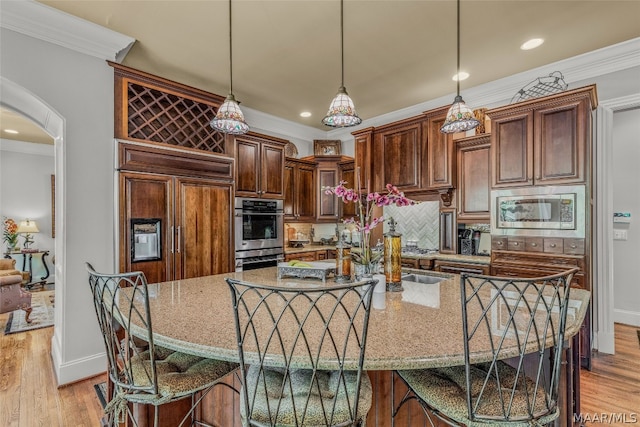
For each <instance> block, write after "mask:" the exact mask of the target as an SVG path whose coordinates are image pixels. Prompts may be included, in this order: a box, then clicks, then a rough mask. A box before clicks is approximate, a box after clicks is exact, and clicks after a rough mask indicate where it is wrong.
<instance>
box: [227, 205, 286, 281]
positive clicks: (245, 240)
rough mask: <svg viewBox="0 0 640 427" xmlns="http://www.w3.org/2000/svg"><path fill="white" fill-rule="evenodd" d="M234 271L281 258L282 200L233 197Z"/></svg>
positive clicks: (266, 265)
mask: <svg viewBox="0 0 640 427" xmlns="http://www.w3.org/2000/svg"><path fill="white" fill-rule="evenodd" d="M234 225H235V246H236V247H235V250H236V271H243V270H252V269H256V268H262V267H270V266H275V265H277V263H278V262H279V261H282V260H283V259H284V209H283V201H282V200H271V199H251V198H242V197H236V199H235V224H234Z"/></svg>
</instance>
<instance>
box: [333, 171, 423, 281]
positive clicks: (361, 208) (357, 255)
mask: <svg viewBox="0 0 640 427" xmlns="http://www.w3.org/2000/svg"><path fill="white" fill-rule="evenodd" d="M359 175H360V168H357V171H356V189H352V188H346V187H345V186H344V185H345V184H346V181H340V183H339V184H338V185H337V186H335V187H323V190H324V191H325V194H334V195H335V196H336V197H338V198H340V199H342V201H343V202H344V203H355V204H356V215H357V217H355V218H349V219H345V220H343V222H344V223H345V224H353V225H354V226H355V230H356V232H358V233H359V234H360V238H359V241H358V248H359V250H357V251H352V252H351V258H352V259H353V262H354V263H355V264H357V265H361V266H362V273H363V274H373V273H376V272H377V266H378V263H379V262H380V259H381V258H382V252H381V251H373V250H372V247H371V230H373V229H374V228H375V227H376V226H377V225H378V224H381V223H383V222H384V217H383V216H380V217H376V216H374V215H373V208H374V207H376V206H377V207H383V206H389V205H395V206H410V205H415V204H416V203H418V202H416V201H415V200H411V199H408V198H406V197H405V196H404V193H403V192H401V191H399V190H398V188H397V187H396V186H394V185H392V184H387V185H386V187H385V188H386V190H387V192H386V193H385V194H380V193H378V192H370V191H369V190H367V193H366V194H363V193H362V192H361V191H360V185H359V180H358V176H359Z"/></svg>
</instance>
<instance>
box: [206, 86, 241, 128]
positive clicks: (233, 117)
mask: <svg viewBox="0 0 640 427" xmlns="http://www.w3.org/2000/svg"><path fill="white" fill-rule="evenodd" d="M210 124H211V127H213V128H214V129H216V130H219V131H220V132H223V133H230V134H232V135H242V134H244V133H247V132H248V131H249V125H247V123H246V122H245V121H244V114H242V110H240V105H238V102H237V101H236V98H235V97H234V96H233V94H232V93H230V94H229V96H227V99H225V100H224V102H223V103H222V105H221V106H220V108H218V113H217V114H216V116H215V117H214V118H213V120H211V123H210Z"/></svg>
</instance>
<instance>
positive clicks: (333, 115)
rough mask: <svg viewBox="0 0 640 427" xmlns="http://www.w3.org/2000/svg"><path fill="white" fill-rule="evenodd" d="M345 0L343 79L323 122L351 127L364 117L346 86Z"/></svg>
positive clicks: (341, 46)
mask: <svg viewBox="0 0 640 427" xmlns="http://www.w3.org/2000/svg"><path fill="white" fill-rule="evenodd" d="M343 3H344V1H343V0H340V67H341V72H342V80H341V84H340V88H339V89H338V93H337V94H336V96H335V98H333V101H331V105H329V111H327V115H326V116H325V117H324V119H322V123H323V124H325V125H327V126H331V127H349V126H356V125H359V124H360V123H362V119H361V118H360V117H358V114H357V113H356V107H355V105H354V104H353V100H352V99H351V97H350V96H349V94H348V93H347V90H346V89H345V87H344V4H343Z"/></svg>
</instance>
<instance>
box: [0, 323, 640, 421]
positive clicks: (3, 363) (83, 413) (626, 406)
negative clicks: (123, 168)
mask: <svg viewBox="0 0 640 427" xmlns="http://www.w3.org/2000/svg"><path fill="white" fill-rule="evenodd" d="M7 317H8V314H1V315H0V326H2V327H3V326H4V325H5V323H6V320H7ZM638 330H639V329H638V328H635V327H632V326H626V325H618V324H617V325H616V326H615V335H616V354H615V355H605V354H596V355H595V357H594V359H593V370H592V371H591V372H588V371H585V370H582V373H581V388H582V408H581V412H582V414H583V416H584V415H587V416H591V417H593V415H594V414H597V415H600V414H602V413H605V414H612V413H613V414H623V415H621V416H620V417H625V418H619V419H618V421H619V422H606V423H605V424H608V425H623V424H624V420H626V421H627V423H629V422H630V421H633V420H634V419H635V422H636V423H640V416H639V415H638V413H639V412H640V386H639V384H640V343H639V337H638ZM52 335H53V328H43V329H37V330H34V331H29V332H23V333H18V334H12V335H4V334H3V335H0V425H1V426H5V427H18V426H19V427H33V426H41V425H42V426H51V427H71V426H73V427H85V426H86V427H98V426H100V421H99V420H100V417H101V416H102V407H101V406H100V402H99V401H98V398H97V396H96V393H95V391H94V388H93V386H94V384H97V383H99V382H102V381H104V380H105V375H100V376H98V377H94V378H90V379H87V380H84V381H80V382H77V383H75V384H71V385H67V386H63V387H59V388H58V387H56V381H55V377H54V374H53V369H52V365H51V356H50V346H51V337H52ZM633 414H635V415H633ZM633 417H635V418H633ZM589 424H592V423H587V425H589ZM593 424H595V423H593Z"/></svg>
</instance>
